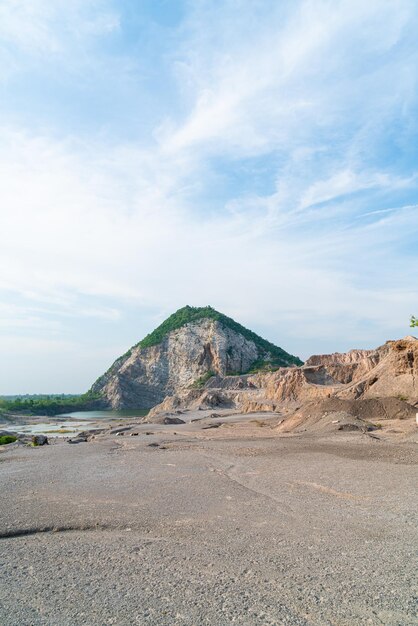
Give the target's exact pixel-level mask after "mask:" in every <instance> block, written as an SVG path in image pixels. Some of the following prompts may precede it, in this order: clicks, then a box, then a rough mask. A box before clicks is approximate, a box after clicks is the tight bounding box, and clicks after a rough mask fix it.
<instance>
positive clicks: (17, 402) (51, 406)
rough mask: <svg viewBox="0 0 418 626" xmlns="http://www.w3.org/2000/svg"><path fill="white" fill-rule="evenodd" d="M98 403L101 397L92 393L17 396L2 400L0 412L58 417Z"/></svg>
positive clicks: (92, 406)
mask: <svg viewBox="0 0 418 626" xmlns="http://www.w3.org/2000/svg"><path fill="white" fill-rule="evenodd" d="M98 401H100V395H99V394H95V393H92V392H90V391H89V392H87V393H84V394H82V395H80V396H68V395H61V396H56V395H50V396H42V395H39V396H36V397H31V396H20V397H19V396H16V397H13V398H12V399H9V398H7V397H3V398H0V412H2V411H3V412H10V413H28V414H30V415H57V414H59V413H65V412H70V411H83V410H87V409H91V408H94V407H95V406H96V405H97V403H98Z"/></svg>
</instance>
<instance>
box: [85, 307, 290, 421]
mask: <svg viewBox="0 0 418 626" xmlns="http://www.w3.org/2000/svg"><path fill="white" fill-rule="evenodd" d="M299 365H302V361H301V360H300V359H298V358H297V357H295V356H292V355H290V354H288V353H287V352H285V351H284V350H283V349H282V348H279V347H277V346H275V345H274V344H272V343H270V342H268V341H266V340H265V339H263V338H262V337H260V336H258V335H256V334H255V333H253V332H252V331H250V330H248V329H247V328H245V327H244V326H241V324H238V323H237V322H235V321H234V320H233V319H231V318H229V317H227V316H226V315H223V314H222V313H219V312H218V311H216V310H215V309H213V308H212V307H200V308H196V307H190V306H186V307H184V308H182V309H180V310H179V311H177V312H176V313H174V314H173V315H171V316H170V317H169V318H168V319H167V320H165V322H163V323H162V324H161V325H160V326H159V327H158V328H156V329H155V330H154V331H153V332H152V333H151V334H150V335H148V336H147V337H145V339H143V340H142V341H140V342H139V343H138V344H136V345H135V346H133V347H132V348H131V349H130V350H129V351H128V352H127V353H126V354H124V355H123V356H121V357H119V358H118V359H117V360H116V361H115V362H114V364H113V365H112V366H111V367H110V368H109V370H108V371H107V372H106V373H105V374H103V376H101V377H100V378H99V379H98V380H97V381H96V382H95V383H94V385H93V386H92V388H91V391H92V392H93V393H95V394H100V395H101V396H102V398H103V400H104V402H105V403H106V405H107V406H110V407H112V408H118V409H120V408H144V409H148V408H150V407H153V406H155V405H156V404H158V403H160V402H162V401H163V400H164V398H166V397H167V396H172V395H173V394H179V393H180V394H181V393H182V392H184V391H186V392H187V391H190V390H193V391H194V392H196V391H197V392H198V389H199V388H200V387H203V386H204V384H205V382H206V381H207V380H208V379H209V378H211V377H212V376H213V375H218V376H221V377H225V376H228V375H231V374H242V373H247V372H250V371H251V372H256V371H260V370H264V371H269V370H274V369H276V368H278V367H294V366H299Z"/></svg>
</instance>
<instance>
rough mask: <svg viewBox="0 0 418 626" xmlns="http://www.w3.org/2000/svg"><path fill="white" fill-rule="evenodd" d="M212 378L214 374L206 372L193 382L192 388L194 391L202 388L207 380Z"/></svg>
mask: <svg viewBox="0 0 418 626" xmlns="http://www.w3.org/2000/svg"><path fill="white" fill-rule="evenodd" d="M212 376H215V372H212V371H211V370H210V371H209V372H206V374H203V376H201V377H200V378H198V379H197V380H195V381H194V383H193V384H192V387H193V388H194V389H200V388H201V387H204V386H205V385H206V383H207V382H208V380H209V379H210V378H212Z"/></svg>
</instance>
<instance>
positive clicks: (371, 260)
mask: <svg viewBox="0 0 418 626" xmlns="http://www.w3.org/2000/svg"><path fill="white" fill-rule="evenodd" d="M138 10H139V9H138ZM155 10H157V9H155ZM0 17H3V20H1V19H0V22H2V24H3V26H2V27H0V39H3V47H0V50H2V51H3V53H4V54H6V53H7V55H9V56H10V55H11V58H12V60H13V63H15V64H16V67H15V68H14V69H13V67H10V68H9V72H13V71H15V72H18V71H23V70H25V69H26V70H27V68H28V67H29V66H30V67H32V68H33V63H34V62H36V64H38V65H39V64H43V65H44V66H45V67H46V68H47V67H49V64H51V63H53V64H55V63H56V61H54V58H59V63H60V64H61V65H60V67H61V68H62V72H63V73H64V74H65V75H66V77H67V79H68V80H69V86H68V93H69V95H70V97H71V93H72V90H73V92H74V93H79V90H80V84H79V83H78V82H77V73H73V72H72V68H73V67H74V63H78V62H79V63H80V64H81V65H80V67H82V65H83V63H84V62H85V61H83V59H84V60H85V59H86V58H87V59H88V63H89V65H90V66H91V67H95V68H96V70H97V72H96V73H97V83H95V82H94V83H93V84H92V85H89V86H88V92H86V93H88V94H89V97H92V98H95V100H94V102H93V103H92V106H91V107H89V111H88V115H87V113H85V115H86V128H83V131H82V132H80V133H79V134H75V133H74V131H73V130H70V129H69V128H68V127H67V126H66V124H65V123H64V122H63V120H65V119H66V118H65V117H64V118H63V117H62V111H63V110H64V109H65V104H63V103H62V102H61V103H60V106H59V110H58V109H57V111H58V113H57V116H56V117H53V118H52V119H51V121H50V124H47V125H45V124H44V123H43V124H42V126H39V125H38V124H37V123H36V121H34V118H30V117H28V114H27V111H26V110H23V109H22V110H21V111H12V110H10V111H7V110H5V115H4V116H3V118H4V119H3V124H2V127H1V128H0V180H1V186H0V228H1V232H2V233H3V234H4V236H3V238H2V246H1V247H0V289H1V290H3V291H2V293H3V294H4V298H5V299H6V298H11V299H13V298H16V299H19V301H20V304H19V306H20V307H23V309H19V311H20V313H19V316H20V315H21V314H22V317H19V319H25V314H24V311H25V310H26V313H27V317H26V319H27V320H28V327H27V328H28V329H29V326H30V325H31V332H33V331H34V328H35V327H36V324H38V322H37V321H36V320H38V319H39V320H46V321H45V324H46V325H48V323H49V322H48V320H51V319H52V320H59V327H57V328H56V329H55V330H56V332H58V333H61V336H62V337H67V336H68V333H70V334H71V333H72V335H71V336H73V335H74V333H78V335H79V337H78V338H77V342H76V345H80V341H81V342H82V341H86V342H87V335H86V332H87V331H86V330H84V326H85V324H86V320H87V319H88V318H90V319H93V318H94V319H97V320H101V323H103V324H106V323H108V324H112V329H113V330H114V329H115V325H116V323H118V324H119V323H120V325H123V324H128V325H129V326H128V331H129V336H132V343H133V342H134V341H136V340H137V339H139V338H140V336H141V334H144V333H145V332H146V331H148V330H150V327H149V325H150V324H151V322H152V323H154V322H156V321H158V320H160V319H161V318H162V317H163V316H164V315H166V314H168V313H170V312H171V311H172V310H173V309H174V308H176V307H178V306H182V305H184V304H185V303H187V302H188V303H191V304H193V303H195V304H207V303H211V304H213V305H214V306H217V307H218V308H220V309H223V310H225V312H227V313H229V314H230V315H234V316H236V317H237V318H239V319H240V320H241V321H243V322H245V323H247V324H248V325H252V326H254V327H255V328H256V330H259V331H260V332H263V333H265V334H268V335H269V337H270V338H271V339H272V340H275V341H277V342H278V343H280V344H283V345H284V347H285V348H287V349H289V350H293V351H294V352H296V353H300V354H302V355H303V356H307V355H308V353H309V352H311V351H312V352H313V351H315V352H317V351H320V350H326V349H333V348H335V349H345V348H349V347H352V346H353V345H354V344H355V343H359V344H361V345H373V344H374V343H378V342H379V341H383V340H384V339H386V338H387V336H389V335H393V334H395V335H396V334H399V333H402V332H403V330H402V329H403V328H404V326H405V332H406V327H407V319H408V316H409V314H410V313H411V312H413V309H414V307H415V306H416V302H417V293H416V289H414V288H413V287H411V278H410V277H411V275H413V274H414V272H416V271H417V270H418V260H417V255H416V251H415V248H414V241H415V239H416V236H417V234H418V233H417V230H418V216H417V208H416V206H417V205H416V202H417V191H418V189H417V154H416V151H415V150H414V148H413V146H414V145H417V141H416V140H417V134H418V132H417V130H418V129H417V127H416V122H415V120H416V112H417V95H418V92H417V88H416V84H415V82H414V79H413V70H414V68H416V66H417V55H418V46H417V44H416V40H415V33H416V26H417V22H418V11H417V9H416V6H415V3H414V2H411V1H409V0H401V1H400V2H398V3H396V6H395V5H394V4H393V3H390V2H383V3H382V2H381V1H379V2H377V0H372V1H371V2H368V3H364V2H360V1H358V0H351V1H350V2H348V1H343V0H341V1H339V2H336V3H333V4H332V6H331V4H330V3H329V2H325V1H322V0H316V1H315V2H313V1H301V2H284V3H276V2H270V1H269V0H265V1H264V2H261V3H254V4H252V3H248V2H244V1H241V0H234V1H232V0H225V2H222V3H219V4H218V6H217V7H216V9H215V10H214V8H213V3H211V2H205V1H202V2H198V3H194V4H193V7H191V6H189V8H188V11H186V12H185V15H184V19H183V21H182V22H181V23H180V24H179V25H177V26H176V27H173V28H172V30H171V31H170V39H169V43H167V42H165V44H164V51H163V52H162V49H161V47H160V46H159V44H158V41H154V42H153V47H152V46H150V44H147V46H148V47H147V49H145V48H141V47H140V46H141V45H143V41H142V40H143V39H144V38H145V34H144V32H145V31H144V30H141V31H140V32H139V31H138V32H136V33H135V35H136V37H137V40H136V41H135V45H134V44H133V43H132V41H133V38H134V36H133V34H132V32H129V33H128V32H127V29H128V26H127V15H126V14H125V13H124V11H123V8H122V7H121V6H120V5H118V4H117V3H114V2H110V1H107V2H105V1H104V0H103V1H99V0H96V1H93V0H92V1H89V2H83V3H82V2H75V3H70V5H69V4H68V3H64V2H61V1H59V2H58V1H57V2H50V3H47V2H44V1H41V0H36V1H35V2H34V3H30V6H29V4H28V3H23V2H22V3H20V2H12V1H11V0H8V1H5V2H4V3H2V6H1V9H0ZM144 19H145V18H144ZM157 19H158V15H157V14H155V15H153V20H154V21H155V20H157ZM150 23H151V21H150ZM141 28H142V26H141ZM115 34H117V37H118V39H117V41H116V40H113V45H114V46H115V52H114V55H115V56H114V57H113V56H112V52H109V49H108V48H106V52H104V47H103V48H101V47H100V44H99V41H100V38H102V39H103V41H105V40H106V37H109V36H111V37H112V36H115ZM141 38H142V39H141ZM77 41H78V42H80V41H82V42H84V43H83V45H81V47H79V48H77ZM93 41H94V42H95V44H94V46H92V47H90V48H88V54H87V53H86V50H87V48H86V46H88V45H89V44H88V42H93ZM147 41H148V40H147ZM116 44H117V45H116ZM103 46H104V44H103ZM80 49H81V52H80ZM138 50H141V53H143V54H144V58H146V60H147V61H146V62H147V63H148V67H151V64H152V60H153V59H158V63H159V64H160V66H161V68H163V69H164V72H165V73H164V76H165V83H164V85H162V84H161V81H160V82H159V81H158V77H154V78H153V80H151V79H149V82H148V83H147V84H146V89H147V90H148V92H149V93H150V94H152V98H153V100H152V101H153V102H154V101H157V100H158V99H159V100H160V102H159V107H160V108H159V111H160V110H161V115H160V117H159V119H158V120H156V118H155V112H154V111H152V110H151V108H152V107H149V106H148V105H147V104H146V101H144V95H143V91H144V88H145V87H144V74H143V72H142V70H143V68H144V63H145V61H144V59H141V61H140V64H138V63H139V61H138V54H139V53H138ZM3 53H2V54H3ZM73 53H74V55H75V57H76V58H75V59H74V58H72V54H73ZM103 54H106V58H110V59H113V60H115V59H116V60H117V62H115V64H113V65H112V64H110V66H107V67H106V68H105V65H106V64H105V63H104V62H103V58H104V57H103V56H102V55H103ZM109 55H110V56H109ZM77 59H79V61H78V60H77ZM126 64H128V66H129V68H130V70H129V96H130V99H132V101H133V102H134V103H135V105H137V107H138V113H137V116H136V118H137V119H138V120H139V121H140V123H138V124H137V123H135V125H132V132H131V133H129V128H130V127H129V125H128V127H127V128H123V123H121V121H119V120H117V121H115V119H116V117H117V115H116V113H115V111H116V112H120V113H121V114H123V111H124V108H123V106H122V108H121V104H120V102H118V105H117V107H116V105H115V107H116V108H115V111H113V110H112V103H113V100H112V98H109V92H108V88H109V87H108V84H107V83H108V82H109V81H108V79H109V80H110V81H112V80H113V79H114V81H115V85H118V87H120V86H121V83H120V82H118V81H119V73H120V71H124V69H125V68H126V66H127V65H126ZM54 67H56V65H54ZM138 67H141V72H140V73H139V74H136V73H135V72H137V70H138ZM109 68H110V69H109ZM70 70H71V71H70ZM36 71H38V70H36ZM39 71H40V70H39ZM42 71H43V72H44V69H42ZM80 71H81V74H82V70H80ZM10 75H11V74H10ZM90 75H91V74H89V76H90ZM91 76H92V75H91ZM150 76H151V72H150ZM43 80H46V84H47V85H49V89H50V90H53V89H54V81H55V80H56V75H55V74H54V76H52V75H51V76H50V77H47V79H45V75H44V74H43ZM92 80H93V79H92ZM71 81H73V82H71ZM105 83H106V86H104V84H105ZM43 84H44V83H43ZM82 88H83V89H87V87H86V86H85V85H84V84H83V87H82ZM94 88H96V89H94ZM28 89H29V91H28V93H27V97H28V105H29V106H30V101H31V97H32V92H33V89H34V87H33V85H32V86H31V87H30V88H28ZM15 90H17V87H16V88H15V87H14V86H13V85H12V84H11V87H10V95H11V97H12V96H14V94H15ZM16 93H17V91H16ZM83 93H84V92H83ZM160 93H163V94H164V98H162V97H161V98H158V94H160ZM91 94H94V95H91ZM115 97H116V96H115ZM103 98H107V99H108V100H106V101H108V102H109V117H108V120H109V121H108V122H107V123H103V124H102V125H99V126H97V124H92V126H91V130H90V131H89V130H88V120H90V119H92V116H94V107H95V106H96V105H97V107H101V106H102V102H101V99H103ZM45 103H46V104H48V96H47V95H46V96H45ZM124 106H126V107H129V120H130V122H129V124H132V119H133V117H132V102H129V103H128V102H127V103H126V105H124ZM83 114H84V113H83V110H81V111H80V114H79V115H80V116H81V117H83ZM112 115H114V116H113V117H112ZM115 116H116V117H115ZM127 119H128V118H127ZM28 120H32V122H28ZM122 122H123V120H122ZM71 128H73V127H71ZM93 128H94V130H93ZM11 294H12V295H11ZM36 309H38V310H37V312H36ZM72 315H74V316H75V318H77V319H78V320H79V323H78V326H74V324H73V322H71V324H70V322H69V321H68V320H69V317H71V316H72ZM0 318H1V311H0ZM3 319H4V320H8V319H10V316H8V314H7V312H4V316H3ZM30 320H32V322H31V324H30V323H29V322H30ZM66 320H67V321H66ZM128 320H129V321H128ZM134 320H135V321H134ZM42 323H43V322H42V321H39V324H41V325H42ZM15 326H16V325H15ZM18 326H20V328H19V329H16V328H15V330H13V329H12V328H11V329H10V332H11V334H13V333H14V332H15V333H17V334H16V336H20V333H21V330H22V326H23V327H24V325H21V324H20V322H19V323H18ZM3 329H4V324H3ZM35 330H36V329H35ZM44 330H45V329H44ZM128 331H127V332H128ZM39 332H41V330H40V328H39ZM51 332H52V329H51ZM103 332H104V331H103ZM11 336H12V335H11ZM83 338H84V339H83ZM106 339H107V337H105V336H104V334H103V335H101V336H97V337H95V342H96V343H95V346H96V347H95V351H96V353H97V355H98V356H97V359H96V360H94V359H93V358H92V360H91V361H89V363H90V365H89V367H91V368H92V369H91V372H92V374H91V377H93V371H94V373H98V372H99V371H100V368H101V367H102V365H103V366H105V365H107V364H105V363H102V361H101V359H104V358H105V355H103V353H100V352H99V350H98V346H99V345H100V343H101V342H103V341H106ZM124 341H125V339H124ZM28 351H29V352H30V347H28ZM115 356H117V355H116V354H115ZM71 358H72V357H71ZM106 358H107V357H106ZM89 382H90V380H89V381H86V386H87V384H88V383H89Z"/></svg>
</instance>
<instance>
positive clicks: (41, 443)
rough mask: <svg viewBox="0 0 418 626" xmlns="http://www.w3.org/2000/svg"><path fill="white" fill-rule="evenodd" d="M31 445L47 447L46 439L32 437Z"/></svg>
mask: <svg viewBox="0 0 418 626" xmlns="http://www.w3.org/2000/svg"><path fill="white" fill-rule="evenodd" d="M32 445H34V446H47V445H48V437H47V436H46V435H32Z"/></svg>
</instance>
